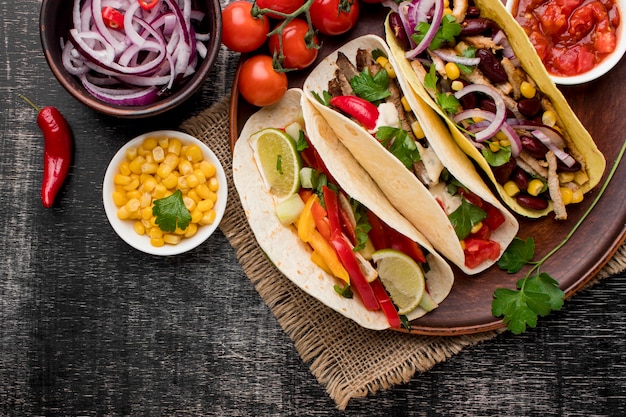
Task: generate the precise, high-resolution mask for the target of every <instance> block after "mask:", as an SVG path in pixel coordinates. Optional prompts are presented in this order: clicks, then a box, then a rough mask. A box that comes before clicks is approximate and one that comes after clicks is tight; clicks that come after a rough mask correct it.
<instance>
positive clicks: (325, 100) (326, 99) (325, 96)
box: [311, 90, 333, 107]
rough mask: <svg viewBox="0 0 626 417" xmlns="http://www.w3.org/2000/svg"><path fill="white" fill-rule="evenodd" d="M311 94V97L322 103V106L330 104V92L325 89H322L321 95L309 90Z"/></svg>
mask: <svg viewBox="0 0 626 417" xmlns="http://www.w3.org/2000/svg"><path fill="white" fill-rule="evenodd" d="M311 94H312V95H313V97H314V98H315V99H316V100H317V101H319V102H320V103H322V104H323V105H324V106H326V107H328V106H330V99H331V98H333V97H332V96H331V95H330V93H329V92H328V91H326V90H324V91H322V95H321V96H320V95H319V94H317V92H315V91H311Z"/></svg>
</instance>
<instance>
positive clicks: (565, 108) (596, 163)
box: [385, 0, 606, 218]
mask: <svg viewBox="0 0 626 417" xmlns="http://www.w3.org/2000/svg"><path fill="white" fill-rule="evenodd" d="M475 4H476V6H478V7H479V8H480V10H481V12H482V14H481V16H483V17H486V18H489V19H492V20H493V21H495V22H496V23H497V24H498V25H499V26H500V28H501V29H502V30H503V31H504V32H505V33H506V35H507V38H508V41H509V43H510V45H511V47H512V48H513V50H514V51H515V55H516V56H517V57H518V58H519V60H520V62H521V64H522V67H523V68H524V70H525V71H526V72H527V73H528V75H529V76H530V77H531V78H532V79H533V80H534V81H535V83H536V85H537V88H538V89H539V90H540V91H542V92H543V93H544V94H545V95H546V96H547V97H548V98H549V99H550V101H551V102H552V105H553V106H554V108H555V110H556V112H557V113H558V117H559V118H560V120H561V122H562V123H561V126H559V127H560V128H561V130H562V131H563V133H564V137H565V140H566V141H567V142H568V143H569V145H570V147H573V148H575V149H576V150H577V151H578V153H579V154H580V155H582V156H583V157H584V158H585V160H584V166H583V169H586V172H587V175H588V176H589V181H588V182H587V183H586V184H584V185H583V186H582V187H581V189H582V191H583V193H586V192H587V191H589V190H590V189H592V188H593V187H595V186H596V185H597V184H598V183H599V182H600V179H601V178H602V174H603V173H604V170H605V168H606V161H605V159H604V156H603V155H602V153H601V152H600V151H599V150H598V147H597V146H596V144H595V142H594V141H593V139H592V137H591V135H590V134H589V132H588V131H587V130H586V129H585V127H584V126H583V125H582V123H581V122H580V120H579V119H578V117H576V114H575V113H574V112H573V110H572V109H571V107H570V106H569V104H568V103H567V100H566V99H565V97H564V96H563V94H562V93H561V91H560V90H559V89H558V88H557V87H556V85H555V84H554V82H552V80H551V78H550V76H549V75H548V72H547V71H546V69H545V67H544V66H543V64H542V63H541V59H540V58H539V56H538V55H537V53H536V51H535V48H534V47H533V45H532V43H531V42H530V40H529V39H528V36H527V35H526V33H525V32H524V30H523V29H522V27H521V26H520V25H519V24H518V23H517V22H516V21H515V19H514V18H513V17H512V16H511V15H510V14H509V13H508V12H507V11H506V9H505V7H504V6H503V5H502V3H501V2H499V1H486V0H475ZM385 32H386V35H387V36H386V40H387V43H388V45H389V49H390V50H391V51H392V53H393V58H394V61H395V62H396V65H397V68H398V69H399V70H400V72H401V73H402V74H403V76H404V78H405V79H406V81H407V82H408V84H409V85H410V87H411V89H412V90H413V91H414V93H415V94H417V95H418V96H419V97H420V98H421V99H422V100H424V101H425V102H426V103H428V105H429V106H430V107H431V108H433V109H434V110H435V111H436V112H437V113H439V114H440V115H441V116H442V117H443V118H444V120H446V123H447V124H448V127H449V128H450V131H451V132H452V136H453V138H454V140H455V141H456V142H457V144H458V145H459V146H460V147H461V149H462V150H463V151H464V152H465V153H466V154H467V155H468V156H469V157H470V158H471V159H473V160H474V161H476V163H477V164H478V165H479V166H480V168H481V169H482V170H483V171H484V172H485V173H486V174H487V176H488V177H489V179H490V180H491V182H492V183H493V185H494V187H495V188H496V189H497V191H498V194H499V195H500V197H501V198H502V200H503V201H504V202H505V204H506V205H507V206H509V207H510V208H511V209H512V210H514V211H515V212H517V213H519V214H521V215H523V216H526V217H530V218H537V217H542V216H545V215H547V214H548V213H550V212H551V211H552V202H550V205H549V207H548V208H547V209H545V210H530V209H527V208H525V207H522V206H521V205H519V204H518V203H517V201H516V200H515V198H514V197H510V196H509V195H508V194H507V193H506V192H505V191H504V188H503V187H502V185H500V184H499V183H498V181H496V178H495V176H494V173H493V170H492V168H491V166H490V165H489V164H488V163H487V160H486V159H485V158H484V157H483V155H482V154H481V153H480V151H479V150H478V149H477V148H476V147H475V146H474V145H473V144H472V142H471V140H470V139H468V138H466V137H465V136H464V135H463V133H461V131H460V130H459V128H458V127H457V126H456V125H455V123H454V122H453V121H452V119H451V118H450V117H449V116H448V115H447V114H446V113H445V112H444V111H443V110H442V109H441V108H440V107H439V105H438V104H437V103H436V102H435V100H433V98H432V97H431V95H430V94H429V93H428V91H427V90H426V88H425V87H424V84H423V81H424V80H423V79H421V78H420V76H418V74H417V73H416V72H415V71H414V70H413V68H412V66H411V65H412V63H411V61H409V60H408V59H407V58H406V57H405V53H404V51H403V50H402V48H401V47H400V45H399V44H398V42H397V41H396V39H395V37H394V36H393V34H392V31H391V29H390V27H389V22H388V19H387V21H386V22H385ZM413 65H420V64H419V63H417V61H415V62H413Z"/></svg>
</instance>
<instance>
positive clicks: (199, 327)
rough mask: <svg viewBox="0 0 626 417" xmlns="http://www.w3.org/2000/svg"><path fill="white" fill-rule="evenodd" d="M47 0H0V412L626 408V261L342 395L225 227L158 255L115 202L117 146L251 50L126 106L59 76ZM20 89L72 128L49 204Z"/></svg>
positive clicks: (205, 94) (169, 122) (218, 87)
mask: <svg viewBox="0 0 626 417" xmlns="http://www.w3.org/2000/svg"><path fill="white" fill-rule="evenodd" d="M39 6H40V1H35V0H23V1H17V2H14V1H8V0H3V1H1V2H0V39H2V43H1V44H0V48H1V52H0V56H1V57H2V64H1V65H0V79H1V81H0V89H1V94H0V125H1V129H2V130H1V136H0V193H1V196H0V205H1V206H0V207H1V212H2V214H3V221H2V222H0V252H1V253H2V257H0V270H1V271H2V273H1V274H0V415H19V416H22V415H151V416H153V415H223V416H243V415H293V416H308V415H310V416H314V415H354V416H360V415H407V416H409V415H416V416H418V415H508V416H528V415H549V416H570V415H580V416H583V415H584V416H590V415H624V414H626V394H624V393H625V392H626V365H625V364H624V359H625V352H626V295H625V293H626V275H619V276H614V277H611V278H609V279H606V280H604V281H602V282H600V283H599V284H597V285H596V286H594V287H593V288H592V289H590V290H586V291H583V292H581V293H579V294H578V295H576V296H575V297H574V298H573V299H572V300H570V301H568V302H566V305H565V308H564V310H563V311H561V312H558V313H556V314H553V315H551V316H550V317H548V318H546V319H543V320H541V322H540V325H539V327H538V328H537V329H535V330H532V331H529V332H528V333H527V334H524V335H521V336H513V335H510V334H504V335H501V336H500V337H498V338H496V339H494V340H491V341H489V342H486V343H484V344H482V345H479V346H476V347H473V348H470V349H467V350H465V351H462V352H461V353H460V354H458V355H456V356H454V357H452V358H450V359H449V360H448V361H446V362H444V363H442V364H440V365H438V366H436V367H435V368H434V369H432V370H431V371H430V372H427V373H425V374H422V375H418V376H416V377H415V378H414V379H413V380H412V381H411V382H410V383H408V384H406V385H402V386H398V387H394V388H392V389H389V390H387V391H384V392H379V393H376V394H374V395H371V396H369V397H368V398H365V399H360V400H355V401H353V402H352V403H351V404H350V405H349V407H348V410H347V411H346V412H345V413H340V412H338V411H336V410H335V408H334V404H333V402H332V401H331V400H330V399H329V398H328V396H327V395H326V394H325V392H324V389H323V388H322V386H321V385H320V384H319V383H318V382H317V381H316V380H315V378H314V377H313V376H312V375H311V374H310V372H309V370H308V367H307V364H304V363H302V361H301V360H300V359H299V358H298V356H297V353H296V350H295V349H294V346H293V344H292V343H291V341H290V340H289V339H288V338H287V337H286V336H285V334H284V333H283V331H282V330H281V328H280V327H279V326H278V325H277V323H276V321H275V319H274V317H273V316H272V314H271V312H270V311H269V309H268V308H267V306H266V305H265V304H263V303H262V301H261V299H260V298H259V296H258V294H257V293H256V291H255V290H254V288H253V287H252V285H251V284H250V282H249V281H248V280H247V279H246V277H245V276H244V275H243V273H242V271H241V269H240V267H239V265H238V263H237V261H236V259H235V256H234V253H233V251H232V249H231V248H230V246H229V245H228V243H227V242H226V239H225V238H224V237H223V236H222V235H220V234H218V235H217V236H215V238H213V239H211V240H210V241H209V242H208V243H207V244H205V245H203V246H201V247H200V248H198V249H196V250H194V251H192V252H190V253H188V254H187V255H184V256H179V257H173V258H168V259H162V258H156V257H152V256H149V255H143V254H141V253H138V252H136V251H134V250H133V249H131V248H130V247H128V246H127V245H126V244H125V243H124V242H122V241H121V240H120V239H119V238H117V236H116V235H115V234H114V232H113V230H112V229H111V228H110V226H109V225H108V223H107V220H106V217H105V215H104V212H103V209H102V202H101V191H102V188H101V181H102V177H103V175H104V171H105V169H106V165H107V163H108V160H109V159H110V157H111V156H112V155H113V154H114V153H115V151H116V150H117V149H118V148H119V147H120V146H121V145H122V144H123V143H124V142H125V141H126V140H128V139H129V138H131V137H133V136H135V135H137V134H140V133H143V132H144V131H146V129H147V126H148V127H149V128H150V129H153V128H155V129H156V128H175V127H176V126H178V125H179V124H180V123H181V122H182V121H183V120H185V119H186V118H188V117H189V116H190V115H192V114H193V113H194V112H196V111H198V110H199V109H203V108H206V107H208V106H209V105H210V104H212V103H214V102H215V101H216V100H218V99H219V98H220V97H222V96H224V95H226V94H228V93H229V86H230V81H231V78H232V75H233V69H234V67H235V66H236V62H237V57H236V56H235V55H232V54H228V53H226V51H225V50H224V51H222V53H221V55H220V57H219V62H218V64H217V66H216V68H215V69H214V71H213V75H212V80H213V81H209V82H207V83H206V85H205V86H204V88H203V90H202V91H201V92H199V93H198V94H196V95H195V96H194V97H193V98H192V99H191V100H190V101H189V102H188V103H187V104H186V105H185V106H184V107H182V108H181V109H179V110H176V111H173V112H171V113H168V114H167V115H166V116H163V117H159V118H156V119H154V120H150V121H125V120H116V119H112V118H109V117H106V116H102V115H100V114H96V113H94V112H92V111H90V110H88V109H86V108H84V107H83V106H82V105H81V104H79V103H78V102H76V101H75V100H73V99H72V98H71V97H70V96H69V95H68V94H67V93H66V92H65V91H64V90H63V89H62V88H61V86H60V85H59V84H58V83H57V82H56V80H55V79H54V78H53V76H52V74H51V72H50V71H49V70H48V68H47V65H46V63H45V60H44V58H43V55H42V54H41V52H40V46H39V35H38V12H39ZM621 74H624V71H623V70H622V72H621ZM591 88H593V86H591ZM615 88H616V89H620V88H621V90H622V94H623V92H624V87H623V84H620V83H617V84H616V85H615ZM18 92H21V93H23V94H25V95H27V96H29V97H31V98H32V99H33V100H34V101H35V102H37V103H40V104H42V105H44V104H51V105H56V106H57V107H58V108H59V109H60V110H61V111H62V112H63V114H64V115H65V116H66V118H67V119H68V121H69V123H70V124H71V126H72V129H73V132H74V136H75V140H76V152H75V159H74V163H73V165H72V168H71V171H70V174H69V178H68V181H67V185H66V186H65V187H64V188H63V190H62V195H61V199H60V200H59V202H58V204H57V205H56V206H55V207H54V208H52V209H50V210H45V209H44V208H43V207H42V206H41V204H40V202H39V186H40V177H41V167H42V150H43V143H42V140H41V135H40V132H39V130H38V128H37V126H36V123H35V118H36V115H35V113H34V112H33V111H32V109H30V107H27V106H26V105H25V104H24V103H23V102H22V101H21V100H20V99H19V98H18V97H17V93H18ZM605 111H607V110H606V109H598V110H596V111H595V114H597V117H602V115H603V112H605ZM585 117H589V115H585ZM594 117H596V116H594ZM148 123H149V125H147V124H148ZM614 134H615V140H619V141H622V140H623V139H624V138H625V136H626V132H623V131H622V132H614Z"/></svg>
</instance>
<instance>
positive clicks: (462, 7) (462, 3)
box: [452, 0, 468, 23]
mask: <svg viewBox="0 0 626 417" xmlns="http://www.w3.org/2000/svg"><path fill="white" fill-rule="evenodd" d="M467 6H468V4H467V0H454V8H453V9H452V16H454V17H456V21H457V23H461V22H462V21H464V20H465V13H467Z"/></svg>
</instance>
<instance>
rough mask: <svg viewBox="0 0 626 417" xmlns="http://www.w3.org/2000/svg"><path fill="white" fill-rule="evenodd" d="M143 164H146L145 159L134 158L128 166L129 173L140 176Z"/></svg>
mask: <svg viewBox="0 0 626 417" xmlns="http://www.w3.org/2000/svg"><path fill="white" fill-rule="evenodd" d="M145 162H146V159H145V158H144V157H143V156H141V155H138V156H137V158H134V159H133V160H132V161H130V163H129V164H128V167H129V168H130V172H132V173H134V174H141V166H142V165H143V164H144V163H145Z"/></svg>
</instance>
